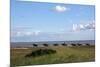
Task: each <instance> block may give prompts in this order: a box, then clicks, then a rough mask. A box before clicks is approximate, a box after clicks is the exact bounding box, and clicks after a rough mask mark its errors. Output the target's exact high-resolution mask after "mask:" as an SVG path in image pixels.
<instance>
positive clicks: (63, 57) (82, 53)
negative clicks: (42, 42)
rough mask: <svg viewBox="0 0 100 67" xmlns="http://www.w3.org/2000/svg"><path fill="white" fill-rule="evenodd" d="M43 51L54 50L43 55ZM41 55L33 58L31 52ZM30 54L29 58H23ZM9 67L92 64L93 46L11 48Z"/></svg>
mask: <svg viewBox="0 0 100 67" xmlns="http://www.w3.org/2000/svg"><path fill="white" fill-rule="evenodd" d="M45 49H49V50H51V51H52V50H54V51H55V50H56V52H55V53H53V54H46V55H44V53H45V52H44V51H46V50H45ZM36 51H38V52H40V53H41V52H42V51H43V52H44V53H41V54H43V55H38V56H36V57H31V56H33V54H32V52H33V53H35V52H36ZM28 54H31V56H30V57H25V56H26V55H28ZM10 61H11V66H25V65H40V64H57V63H73V62H92V61H95V47H94V46H79V47H78V46H74V47H67V46H57V47H55V46H51V47H37V48H29V49H13V48H11V60H10Z"/></svg>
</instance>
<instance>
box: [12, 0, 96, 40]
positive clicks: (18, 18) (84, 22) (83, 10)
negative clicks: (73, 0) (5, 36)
mask: <svg viewBox="0 0 100 67" xmlns="http://www.w3.org/2000/svg"><path fill="white" fill-rule="evenodd" d="M94 39H95V6H93V5H75V4H61V3H43V2H25V1H19V0H18V1H17V0H11V42H39V41H70V40H94Z"/></svg>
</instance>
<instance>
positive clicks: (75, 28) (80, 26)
mask: <svg viewBox="0 0 100 67" xmlns="http://www.w3.org/2000/svg"><path fill="white" fill-rule="evenodd" d="M93 29H95V23H94V22H93V23H88V24H73V31H81V30H93Z"/></svg>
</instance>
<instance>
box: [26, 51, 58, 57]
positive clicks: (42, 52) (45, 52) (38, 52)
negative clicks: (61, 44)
mask: <svg viewBox="0 0 100 67" xmlns="http://www.w3.org/2000/svg"><path fill="white" fill-rule="evenodd" d="M54 53H56V51H55V50H52V49H39V50H36V51H32V52H31V53H29V54H27V55H26V56H25V57H38V56H43V55H48V54H54Z"/></svg>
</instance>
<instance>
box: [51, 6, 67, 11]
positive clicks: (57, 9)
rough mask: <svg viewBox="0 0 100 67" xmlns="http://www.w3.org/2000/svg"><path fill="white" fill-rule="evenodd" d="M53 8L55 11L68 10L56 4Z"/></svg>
mask: <svg viewBox="0 0 100 67" xmlns="http://www.w3.org/2000/svg"><path fill="white" fill-rule="evenodd" d="M53 10H55V11H57V12H64V11H67V10H69V8H67V7H64V6H60V5H57V6H55V7H53Z"/></svg>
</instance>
